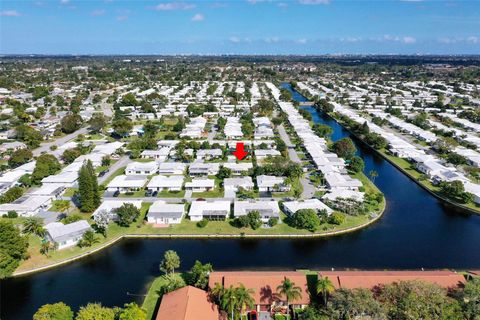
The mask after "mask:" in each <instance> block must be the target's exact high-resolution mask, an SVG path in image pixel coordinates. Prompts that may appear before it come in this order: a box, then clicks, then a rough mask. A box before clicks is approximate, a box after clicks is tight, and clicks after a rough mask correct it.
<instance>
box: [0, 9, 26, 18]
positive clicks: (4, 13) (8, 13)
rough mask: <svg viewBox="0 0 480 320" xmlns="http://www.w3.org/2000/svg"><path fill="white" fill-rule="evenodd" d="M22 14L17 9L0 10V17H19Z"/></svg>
mask: <svg viewBox="0 0 480 320" xmlns="http://www.w3.org/2000/svg"><path fill="white" fill-rule="evenodd" d="M21 15H22V14H21V13H20V12H18V11H17V10H4V11H0V16H1V17H20V16H21Z"/></svg>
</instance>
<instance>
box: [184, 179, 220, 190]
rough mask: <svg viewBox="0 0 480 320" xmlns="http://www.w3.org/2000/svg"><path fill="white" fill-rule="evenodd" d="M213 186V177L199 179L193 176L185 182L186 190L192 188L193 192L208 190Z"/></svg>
mask: <svg viewBox="0 0 480 320" xmlns="http://www.w3.org/2000/svg"><path fill="white" fill-rule="evenodd" d="M214 188H215V180H214V179H200V178H195V179H192V181H190V182H187V183H185V189H186V190H192V191H193V192H203V191H210V190H213V189H214Z"/></svg>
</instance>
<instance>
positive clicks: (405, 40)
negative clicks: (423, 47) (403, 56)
mask: <svg viewBox="0 0 480 320" xmlns="http://www.w3.org/2000/svg"><path fill="white" fill-rule="evenodd" d="M402 40H403V43H405V44H412V43H415V42H417V39H415V38H414V37H403V39H402Z"/></svg>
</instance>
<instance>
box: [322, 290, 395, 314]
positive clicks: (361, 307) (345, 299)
mask: <svg viewBox="0 0 480 320" xmlns="http://www.w3.org/2000/svg"><path fill="white" fill-rule="evenodd" d="M330 302H331V304H330V307H329V312H328V313H329V315H330V316H331V317H332V318H334V319H364V318H368V319H386V315H385V312H384V310H383V308H382V305H381V303H380V302H379V301H377V300H375V298H374V296H373V292H372V291H371V290H368V289H363V288H358V289H353V290H347V289H339V290H336V291H335V292H333V293H332V295H331V298H330Z"/></svg>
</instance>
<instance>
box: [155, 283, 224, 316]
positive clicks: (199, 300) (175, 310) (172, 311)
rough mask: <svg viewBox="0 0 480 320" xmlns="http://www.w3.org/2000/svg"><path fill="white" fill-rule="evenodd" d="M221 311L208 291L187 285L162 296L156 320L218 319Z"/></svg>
mask: <svg viewBox="0 0 480 320" xmlns="http://www.w3.org/2000/svg"><path fill="white" fill-rule="evenodd" d="M218 317H219V312H218V308H217V306H216V305H215V304H214V303H211V302H210V301H208V294H207V292H205V291H203V290H201V289H198V288H195V287H192V286H187V287H183V288H181V289H178V290H175V291H173V292H170V293H167V294H166V295H164V296H163V297H162V302H161V304H160V308H159V310H158V313H157V317H156V320H199V319H202V320H218Z"/></svg>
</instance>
